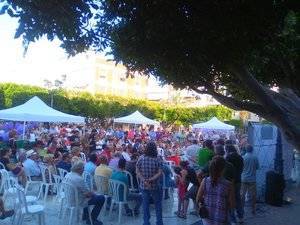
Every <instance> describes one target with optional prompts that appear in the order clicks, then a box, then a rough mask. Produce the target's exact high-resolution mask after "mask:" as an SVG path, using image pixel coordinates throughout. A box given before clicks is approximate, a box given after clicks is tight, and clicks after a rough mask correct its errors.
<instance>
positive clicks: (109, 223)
mask: <svg viewBox="0 0 300 225" xmlns="http://www.w3.org/2000/svg"><path fill="white" fill-rule="evenodd" d="M285 196H288V197H291V198H292V199H293V203H292V204H289V205H284V206H283V207H272V206H269V205H266V204H258V210H257V214H256V215H255V216H252V215H250V213H248V212H247V209H246V216H245V223H244V224H245V225H299V224H300V188H292V189H290V190H289V191H288V192H287V193H286V195H285ZM176 202H177V199H176V194H174V200H173V199H169V200H164V202H163V216H164V218H163V220H164V224H165V225H196V224H197V225H201V222H198V223H197V221H199V219H198V218H197V217H196V216H193V215H188V218H187V219H186V220H184V219H179V218H177V217H176V216H175V215H174V211H176V207H177V203H176ZM58 210H59V207H58V204H57V203H55V201H54V200H51V199H50V200H49V201H47V204H46V225H56V224H62V225H64V224H67V222H66V221H64V220H60V219H59V218H58ZM151 215H152V217H151V222H152V224H155V212H154V209H152V211H151ZM117 218H118V216H117V212H114V213H113V214H112V218H109V217H108V215H105V217H104V218H101V220H102V221H103V223H104V225H115V224H117ZM0 224H1V225H11V220H9V219H6V220H3V221H0ZM36 224H38V222H37V219H36V218H26V220H25V222H24V225H36ZM142 224H143V223H142V215H140V216H139V217H135V218H132V217H127V216H125V215H123V216H122V221H121V225H142Z"/></svg>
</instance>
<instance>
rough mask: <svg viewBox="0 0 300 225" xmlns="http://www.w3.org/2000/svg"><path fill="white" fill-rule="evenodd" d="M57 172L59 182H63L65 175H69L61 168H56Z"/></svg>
mask: <svg viewBox="0 0 300 225" xmlns="http://www.w3.org/2000/svg"><path fill="white" fill-rule="evenodd" d="M57 170H58V174H59V176H60V178H61V180H63V179H64V177H65V176H66V175H67V173H69V172H68V171H67V170H64V169H62V168H57Z"/></svg>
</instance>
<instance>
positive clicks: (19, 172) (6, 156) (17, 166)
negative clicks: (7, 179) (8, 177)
mask: <svg viewBox="0 0 300 225" xmlns="http://www.w3.org/2000/svg"><path fill="white" fill-rule="evenodd" d="M11 155H12V151H11V149H10V148H6V149H3V150H2V151H1V156H0V162H1V163H2V164H3V165H4V167H5V169H6V170H7V171H11V172H12V173H13V175H15V176H17V177H18V179H19V181H20V183H21V184H22V185H23V186H24V187H25V185H26V181H27V178H26V175H25V172H24V169H23V167H22V164H21V163H12V162H11V159H10V158H11Z"/></svg>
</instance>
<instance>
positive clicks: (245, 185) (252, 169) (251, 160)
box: [241, 145, 259, 214]
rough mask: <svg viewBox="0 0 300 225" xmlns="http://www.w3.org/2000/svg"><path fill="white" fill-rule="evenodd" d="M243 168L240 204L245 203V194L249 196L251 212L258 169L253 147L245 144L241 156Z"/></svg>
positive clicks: (254, 203) (254, 198)
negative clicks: (244, 149) (243, 152)
mask: <svg viewBox="0 0 300 225" xmlns="http://www.w3.org/2000/svg"><path fill="white" fill-rule="evenodd" d="M243 159H244V170H243V173H242V187H241V198H242V206H243V207H244V204H245V196H246V194H247V193H248V194H249V196H250V197H251V206H252V214H255V211H256V171H257V170H258V169H259V163H258V158H257V157H256V156H255V155H254V154H253V147H252V146H251V145H247V146H246V154H245V155H244V156H243Z"/></svg>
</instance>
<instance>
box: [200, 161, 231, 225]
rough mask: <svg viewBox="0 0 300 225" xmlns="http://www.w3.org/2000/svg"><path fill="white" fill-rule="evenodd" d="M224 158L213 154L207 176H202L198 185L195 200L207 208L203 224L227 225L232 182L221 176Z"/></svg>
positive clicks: (228, 222)
mask: <svg viewBox="0 0 300 225" xmlns="http://www.w3.org/2000/svg"><path fill="white" fill-rule="evenodd" d="M225 164H226V162H225V159H224V158H223V157H221V156H215V157H214V158H213V159H212V161H211V162H210V165H209V177H207V178H204V179H203V180H202V183H201V185H200V188H199V191H198V195H197V202H200V203H201V204H202V207H205V208H206V210H207V215H206V216H205V217H206V218H202V222H203V224H204V225H228V224H230V221H229V211H230V209H231V208H233V207H234V195H233V187H232V183H231V182H230V181H228V180H226V179H225V178H223V177H222V175H223V171H224V168H225Z"/></svg>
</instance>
